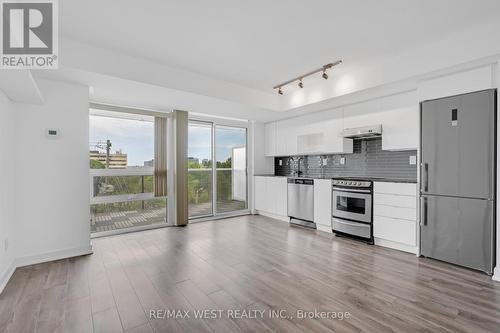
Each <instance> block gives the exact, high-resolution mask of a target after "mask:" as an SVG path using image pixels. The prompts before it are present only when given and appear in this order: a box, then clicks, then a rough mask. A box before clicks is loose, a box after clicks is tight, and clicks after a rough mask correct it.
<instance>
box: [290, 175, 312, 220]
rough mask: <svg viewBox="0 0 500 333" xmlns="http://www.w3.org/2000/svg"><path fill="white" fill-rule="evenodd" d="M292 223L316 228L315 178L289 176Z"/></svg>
mask: <svg viewBox="0 0 500 333" xmlns="http://www.w3.org/2000/svg"><path fill="white" fill-rule="evenodd" d="M287 197H288V216H289V217H290V223H292V224H299V225H302V226H305V227H309V228H314V229H316V223H314V180H313V179H304V178H288V195H287Z"/></svg>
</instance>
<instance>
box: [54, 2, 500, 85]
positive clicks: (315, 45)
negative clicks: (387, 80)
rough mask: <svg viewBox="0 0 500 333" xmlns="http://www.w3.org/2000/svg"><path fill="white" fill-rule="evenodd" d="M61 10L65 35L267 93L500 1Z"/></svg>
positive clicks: (491, 11) (393, 48)
mask: <svg viewBox="0 0 500 333" xmlns="http://www.w3.org/2000/svg"><path fill="white" fill-rule="evenodd" d="M60 10H61V12H62V15H60V16H61V24H60V26H61V33H62V35H63V37H65V38H69V39H74V40H78V41H82V42H85V43H89V44H93V45H97V46H101V47H103V48H110V49H113V50H115V51H118V52H124V53H127V54H130V55H134V56H137V57H144V58H148V59H152V60H154V61H157V62H161V63H163V64H166V65H169V66H172V67H176V68H181V69H184V70H187V71H192V72H196V73H200V74H203V75H206V76H209V77H213V78H217V79H220V80H224V81H228V82H232V83H236V84H239V85H241V86H245V87H250V88H254V89H259V90H262V91H269V92H272V86H274V85H275V84H277V83H280V82H282V81H286V80H287V79H290V78H292V77H294V76H296V75H298V74H300V73H302V72H307V71H309V70H311V69H314V68H316V67H318V66H321V65H322V64H325V63H328V62H331V61H334V60H336V59H343V60H344V64H343V65H342V67H343V68H342V69H341V70H342V72H348V71H350V70H355V69H356V68H361V67H364V66H367V65H368V64H371V63H374V62H378V61H383V59H385V58H387V57H389V56H393V55H395V54H398V53H400V52H403V51H404V50H406V49H408V48H410V47H415V46H416V45H419V44H426V43H429V42H430V41H432V40H433V39H439V38H441V37H443V36H445V35H446V34H448V33H450V32H452V31H453V32H457V31H460V29H465V28H468V27H470V26H473V25H476V24H482V23H484V22H487V21H489V20H495V19H497V17H498V13H499V11H500V2H499V1H496V0H481V1H468V0H441V1H432V0H423V1H411V0H405V1H401V0H381V1H361V0H354V1H353V0H350V1H347V0H333V1H332V0H321V1H310V2H307V4H305V3H304V2H303V1H262V0H256V1H230V0H215V1H200V0H198V1H160V0H155V1H147V2H142V1H131V0H123V1H120V2H119V6H118V4H117V2H116V1H110V0H99V1H98V0H87V1H77V0H69V1H68V0H65V1H61V2H60ZM90 17H91V18H92V19H91V20H89V18H90ZM111 17H112V18H113V19H112V20H110V18H111ZM110 22H112V24H110ZM339 70H340V69H339Z"/></svg>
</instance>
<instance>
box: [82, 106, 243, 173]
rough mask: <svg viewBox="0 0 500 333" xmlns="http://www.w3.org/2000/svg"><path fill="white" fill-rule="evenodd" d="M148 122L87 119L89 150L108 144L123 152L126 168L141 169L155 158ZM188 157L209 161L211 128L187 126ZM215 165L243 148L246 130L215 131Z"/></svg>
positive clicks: (152, 128) (150, 125)
mask: <svg viewBox="0 0 500 333" xmlns="http://www.w3.org/2000/svg"><path fill="white" fill-rule="evenodd" d="M153 125H154V124H153V122H151V121H139V120H131V119H120V118H111V117H102V116H95V115H91V116H90V149H91V150H97V149H95V148H94V147H93V146H92V145H93V144H95V143H96V142H98V141H101V142H104V143H105V142H106V140H108V139H109V140H111V144H112V147H111V151H112V152H113V153H114V152H115V151H117V150H120V149H121V150H122V152H123V153H124V154H127V159H128V165H129V166H143V165H144V161H149V160H152V159H153V157H154V126H153ZM188 135H189V139H188V140H189V142H188V156H189V157H196V158H198V159H199V160H200V162H201V161H202V160H203V159H210V154H211V151H210V144H211V125H210V126H208V127H207V126H204V125H198V124H196V125H194V124H190V126H189V130H188ZM216 142H217V149H216V155H217V160H218V161H221V162H223V161H226V160H227V158H228V157H230V156H231V154H232V148H233V147H242V146H245V144H246V130H245V129H243V128H228V127H217V129H216Z"/></svg>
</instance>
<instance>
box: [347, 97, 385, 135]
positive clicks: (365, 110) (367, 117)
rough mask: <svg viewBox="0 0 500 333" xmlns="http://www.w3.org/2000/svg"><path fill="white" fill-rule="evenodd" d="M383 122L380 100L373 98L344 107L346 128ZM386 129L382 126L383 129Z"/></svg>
mask: <svg viewBox="0 0 500 333" xmlns="http://www.w3.org/2000/svg"><path fill="white" fill-rule="evenodd" d="M378 124H381V121H380V100H379V99H376V100H371V101H367V102H362V103H356V104H352V105H348V106H346V107H344V128H353V127H363V126H370V125H378ZM383 130H384V128H383V126H382V131H383Z"/></svg>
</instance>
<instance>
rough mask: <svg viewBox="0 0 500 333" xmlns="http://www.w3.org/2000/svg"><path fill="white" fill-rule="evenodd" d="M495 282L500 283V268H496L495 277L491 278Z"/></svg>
mask: <svg viewBox="0 0 500 333" xmlns="http://www.w3.org/2000/svg"><path fill="white" fill-rule="evenodd" d="M491 279H492V280H493V281H497V282H500V267H495V269H494V270H493V276H492V277H491Z"/></svg>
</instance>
